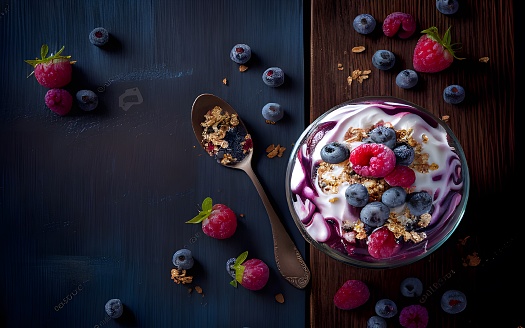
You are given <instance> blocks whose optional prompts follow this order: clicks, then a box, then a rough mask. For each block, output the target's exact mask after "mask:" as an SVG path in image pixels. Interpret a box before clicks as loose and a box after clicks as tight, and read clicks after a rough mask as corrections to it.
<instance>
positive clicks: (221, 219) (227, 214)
mask: <svg viewBox="0 0 525 328" xmlns="http://www.w3.org/2000/svg"><path fill="white" fill-rule="evenodd" d="M201 222H202V231H203V232H204V233H205V234H206V235H208V236H210V237H212V238H216V239H226V238H229V237H231V236H233V234H234V233H235V231H236V230H237V216H236V215H235V213H234V212H233V211H232V210H231V208H229V207H228V206H226V205H224V204H215V205H213V203H212V199H211V198H210V197H207V198H206V199H204V201H203V202H202V210H201V211H200V212H199V214H198V215H197V216H195V217H194V218H193V219H191V220H189V221H186V223H201Z"/></svg>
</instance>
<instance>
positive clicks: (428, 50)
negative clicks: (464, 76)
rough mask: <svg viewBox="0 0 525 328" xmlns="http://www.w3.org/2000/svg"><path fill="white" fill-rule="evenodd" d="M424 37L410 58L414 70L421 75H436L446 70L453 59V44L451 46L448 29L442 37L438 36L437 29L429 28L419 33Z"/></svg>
mask: <svg viewBox="0 0 525 328" xmlns="http://www.w3.org/2000/svg"><path fill="white" fill-rule="evenodd" d="M421 33H425V35H423V36H421V37H420V38H419V40H418V41H417V44H416V47H415V49H414V56H413V57H412V64H413V66H414V70H416V71H418V72H422V73H436V72H440V71H442V70H444V69H446V68H448V67H449V66H450V65H451V64H452V62H453V61H454V58H456V59H459V60H461V59H463V58H458V57H456V55H455V54H454V49H453V46H454V45H453V44H451V43H450V42H451V38H450V27H449V28H448V30H447V31H446V32H445V34H444V35H443V38H441V37H440V36H439V33H438V29H437V27H431V28H428V29H426V30H423V31H421Z"/></svg>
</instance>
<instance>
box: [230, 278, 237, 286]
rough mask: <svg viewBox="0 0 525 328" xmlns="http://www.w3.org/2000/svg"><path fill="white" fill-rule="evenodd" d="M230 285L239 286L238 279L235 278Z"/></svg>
mask: <svg viewBox="0 0 525 328" xmlns="http://www.w3.org/2000/svg"><path fill="white" fill-rule="evenodd" d="M230 285H232V286H233V287H235V288H237V280H235V279H233V280H232V281H230Z"/></svg>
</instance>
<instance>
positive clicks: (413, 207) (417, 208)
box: [407, 191, 432, 216]
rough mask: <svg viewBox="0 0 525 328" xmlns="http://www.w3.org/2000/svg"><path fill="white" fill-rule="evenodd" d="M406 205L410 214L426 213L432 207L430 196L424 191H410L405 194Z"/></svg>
mask: <svg viewBox="0 0 525 328" xmlns="http://www.w3.org/2000/svg"><path fill="white" fill-rule="evenodd" d="M407 207H408V209H409V210H410V214H412V215H416V216H419V215H421V214H425V213H428V212H430V209H431V208H432V196H430V194H429V193H428V192H426V191H417V192H413V193H410V194H408V195H407Z"/></svg>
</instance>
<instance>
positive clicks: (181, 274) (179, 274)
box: [171, 269, 193, 284]
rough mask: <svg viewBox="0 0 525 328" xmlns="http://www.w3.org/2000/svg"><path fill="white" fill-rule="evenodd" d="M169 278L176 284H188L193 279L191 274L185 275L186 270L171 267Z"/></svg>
mask: <svg viewBox="0 0 525 328" xmlns="http://www.w3.org/2000/svg"><path fill="white" fill-rule="evenodd" d="M171 279H173V281H174V282H175V283H177V284H189V283H191V282H192V281H193V276H187V275H186V270H177V269H171Z"/></svg>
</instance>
